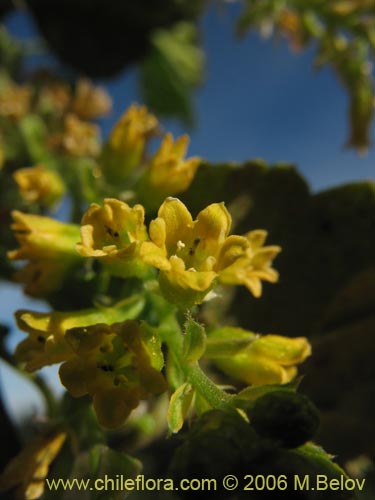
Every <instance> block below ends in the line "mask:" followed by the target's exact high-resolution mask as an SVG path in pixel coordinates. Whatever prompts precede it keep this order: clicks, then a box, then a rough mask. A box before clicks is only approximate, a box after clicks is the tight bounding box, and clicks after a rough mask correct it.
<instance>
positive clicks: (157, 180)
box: [139, 134, 200, 209]
mask: <svg viewBox="0 0 375 500" xmlns="http://www.w3.org/2000/svg"><path fill="white" fill-rule="evenodd" d="M188 144H189V137H188V136H187V135H183V136H181V137H179V138H178V139H176V141H175V142H173V137H172V134H166V135H165V137H164V140H163V142H162V143H161V146H160V148H159V150H158V151H157V152H156V153H155V155H154V156H153V157H152V158H151V160H150V162H149V163H148V164H147V165H146V170H145V172H144V175H143V178H142V179H141V182H140V186H139V195H140V197H141V200H142V202H143V203H144V204H145V205H146V206H147V207H150V208H152V209H155V208H156V207H158V206H159V205H160V203H161V201H162V200H164V199H165V198H166V197H167V196H172V195H175V194H178V193H182V192H183V191H186V190H187V189H188V187H189V186H190V184H191V182H192V180H193V179H194V176H195V173H196V171H197V168H198V166H199V163H200V158H189V159H185V155H186V151H187V147H188Z"/></svg>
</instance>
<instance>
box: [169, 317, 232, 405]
mask: <svg viewBox="0 0 375 500" xmlns="http://www.w3.org/2000/svg"><path fill="white" fill-rule="evenodd" d="M163 339H164V341H165V342H166V344H167V346H168V351H169V355H170V356H173V358H174V360H175V362H176V363H177V364H178V366H179V367H180V368H181V370H182V371H183V372H184V374H185V377H186V379H187V380H188V381H189V382H190V383H191V384H192V386H193V387H194V388H195V390H196V391H198V392H199V393H200V394H201V395H202V396H203V397H204V399H206V401H207V402H208V403H209V405H210V406H211V407H212V408H215V409H218V408H223V407H225V406H226V405H227V404H228V403H229V400H230V399H231V396H230V395H229V394H227V393H226V392H224V391H223V390H221V389H220V388H219V387H217V385H216V384H215V383H214V382H213V381H212V380H211V379H210V378H208V377H207V375H206V374H205V373H204V372H203V370H202V369H201V367H200V366H199V364H198V362H195V363H194V364H191V363H185V362H184V359H183V337H182V335H181V332H180V329H179V328H178V325H177V321H176V330H175V331H173V329H172V328H168V329H165V330H164V332H163Z"/></svg>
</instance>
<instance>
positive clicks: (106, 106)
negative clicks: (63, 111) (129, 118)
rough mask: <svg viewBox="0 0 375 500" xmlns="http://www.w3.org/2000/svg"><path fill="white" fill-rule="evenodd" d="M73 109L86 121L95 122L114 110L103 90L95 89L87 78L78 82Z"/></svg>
mask: <svg viewBox="0 0 375 500" xmlns="http://www.w3.org/2000/svg"><path fill="white" fill-rule="evenodd" d="M71 108H72V111H73V112H74V113H76V114H77V115H78V116H80V117H81V118H83V119H84V120H93V119H95V118H99V117H101V116H105V115H106V114H108V113H109V112H110V111H111V108H112V101H111V98H110V96H109V95H108V94H107V92H106V91H105V90H104V89H103V88H101V87H95V86H94V85H93V84H92V82H90V80H87V79H86V78H80V79H79V80H78V82H77V86H76V89H75V94H74V98H73V102H72V104H71Z"/></svg>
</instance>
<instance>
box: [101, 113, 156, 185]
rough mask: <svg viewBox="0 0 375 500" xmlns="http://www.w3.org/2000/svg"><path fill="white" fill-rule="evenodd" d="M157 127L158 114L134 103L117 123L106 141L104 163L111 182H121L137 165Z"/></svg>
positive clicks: (103, 155)
mask: <svg viewBox="0 0 375 500" xmlns="http://www.w3.org/2000/svg"><path fill="white" fill-rule="evenodd" d="M157 128H158V121H157V119H156V117H155V116H154V115H152V114H150V113H149V112H148V110H147V108H146V107H145V106H137V105H135V104H133V105H132V106H130V108H129V109H128V110H127V111H126V112H125V113H124V114H123V115H122V117H121V118H120V120H119V121H118V122H117V123H116V125H115V126H114V128H113V130H112V132H111V134H110V136H109V139H108V142H107V144H106V145H105V148H104V151H103V154H102V158H101V164H102V170H103V173H104V175H105V176H106V177H107V179H108V180H109V181H110V182H113V183H115V182H121V181H123V180H124V179H126V178H127V177H128V175H129V173H130V172H131V171H132V170H133V169H134V167H137V166H138V165H139V164H140V163H141V160H142V157H143V155H144V150H145V145H146V142H147V140H148V139H149V137H150V136H152V135H153V134H155V132H156V131H157Z"/></svg>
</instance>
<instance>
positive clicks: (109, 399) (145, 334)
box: [60, 320, 166, 428]
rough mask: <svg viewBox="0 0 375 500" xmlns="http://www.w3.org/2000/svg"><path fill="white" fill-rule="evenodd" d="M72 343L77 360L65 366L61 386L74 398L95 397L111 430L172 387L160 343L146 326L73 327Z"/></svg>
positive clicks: (103, 421)
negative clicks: (164, 371)
mask: <svg viewBox="0 0 375 500" xmlns="http://www.w3.org/2000/svg"><path fill="white" fill-rule="evenodd" d="M66 340H67V342H68V343H69V344H70V346H71V348H72V350H73V351H74V353H75V356H74V357H73V358H72V359H71V360H69V361H67V362H66V363H64V364H63V365H62V366H61V367H60V378H61V382H62V384H63V385H64V386H65V387H66V388H67V389H68V391H69V392H70V393H71V394H72V396H74V397H80V396H83V395H85V394H90V395H91V396H92V397H93V403H94V408H95V411H96V414H97V416H98V420H99V422H100V424H101V425H103V426H105V427H108V428H114V427H118V426H120V425H121V424H122V423H123V422H124V421H125V420H126V418H127V417H128V415H129V414H130V412H131V411H132V410H133V409H134V408H136V407H137V406H138V404H139V402H140V400H141V399H144V398H146V397H148V396H149V395H152V394H158V393H161V392H163V391H164V390H165V388H166V386H165V380H164V377H163V376H162V374H161V373H160V370H161V369H162V367H163V364H164V360H163V355H162V352H161V346H160V342H159V341H158V339H157V338H156V337H155V335H154V333H153V331H152V330H151V329H150V328H149V327H147V326H146V325H145V324H144V323H140V322H137V321H131V320H130V321H125V322H123V323H115V324H113V325H111V326H109V325H104V324H98V325H93V326H90V327H87V328H73V329H71V330H69V331H68V332H67V334H66Z"/></svg>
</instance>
